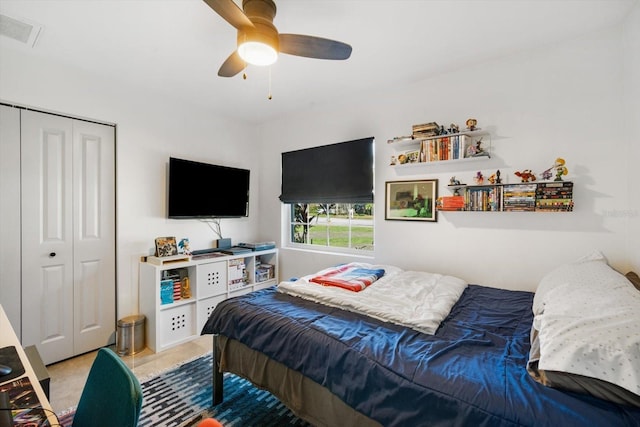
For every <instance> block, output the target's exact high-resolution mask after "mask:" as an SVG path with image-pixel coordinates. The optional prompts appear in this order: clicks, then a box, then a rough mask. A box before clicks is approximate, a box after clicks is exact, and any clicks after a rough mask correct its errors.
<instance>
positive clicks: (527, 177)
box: [515, 169, 536, 182]
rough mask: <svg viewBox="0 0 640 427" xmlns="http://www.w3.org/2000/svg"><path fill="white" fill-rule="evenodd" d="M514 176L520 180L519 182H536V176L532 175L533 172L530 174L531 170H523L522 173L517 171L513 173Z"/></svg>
mask: <svg viewBox="0 0 640 427" xmlns="http://www.w3.org/2000/svg"><path fill="white" fill-rule="evenodd" d="M515 176H517V177H519V178H520V182H529V181H535V180H536V176H535V175H534V174H533V172H531V169H525V170H523V171H522V172H520V171H517V172H515Z"/></svg>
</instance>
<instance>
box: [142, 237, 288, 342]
mask: <svg viewBox="0 0 640 427" xmlns="http://www.w3.org/2000/svg"><path fill="white" fill-rule="evenodd" d="M222 250H226V249H222V248H213V249H204V250H199V251H195V252H193V253H194V254H197V255H195V256H192V257H191V259H190V260H189V259H186V260H184V261H182V262H176V263H172V264H163V265H156V264H152V263H149V262H141V263H140V313H141V314H144V315H145V317H146V341H147V342H146V344H147V346H148V347H149V348H150V349H151V350H152V351H154V352H160V351H163V350H166V349H167V348H170V347H173V346H175V345H178V344H181V343H184V342H186V341H189V340H192V339H194V338H196V337H198V336H199V335H200V331H202V328H203V326H204V324H205V323H206V321H207V319H208V318H209V315H210V314H211V312H212V311H213V309H214V308H215V307H216V305H217V304H218V303H219V302H221V301H224V300H225V299H227V298H231V297H234V296H237V295H242V294H245V293H247V292H252V291H256V290H258V289H263V288H268V287H270V286H274V285H277V284H278V250H277V249H275V248H274V249H269V250H263V251H251V252H247V253H242V254H235V255H229V254H225V253H224V252H222ZM187 277H188V278H189V280H188V281H187V282H185V281H184V280H185V278H187ZM184 283H188V286H186V288H188V292H187V291H186V290H184V291H183V284H184ZM171 291H173V292H172V295H173V297H168V298H167V296H166V295H167V292H169V293H171ZM163 296H164V297H165V298H164V299H163Z"/></svg>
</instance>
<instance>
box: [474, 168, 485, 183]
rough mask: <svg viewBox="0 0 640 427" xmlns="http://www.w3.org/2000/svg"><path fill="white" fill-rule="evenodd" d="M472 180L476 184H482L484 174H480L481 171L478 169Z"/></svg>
mask: <svg viewBox="0 0 640 427" xmlns="http://www.w3.org/2000/svg"><path fill="white" fill-rule="evenodd" d="M473 181H474V182H475V183H476V184H478V185H482V184H483V183H484V175H482V172H480V171H478V173H477V174H476V176H475V177H474V178H473Z"/></svg>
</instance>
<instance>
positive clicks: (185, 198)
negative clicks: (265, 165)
mask: <svg viewBox="0 0 640 427" xmlns="http://www.w3.org/2000/svg"><path fill="white" fill-rule="evenodd" d="M249 172H250V171H249V170H248V169H239V168H232V167H228V166H220V165H213V164H209V163H201V162H195V161H192V160H184V159H176V158H174V157H170V158H169V194H168V203H167V204H168V217H169V218H175V219H189V218H239V217H245V216H249Z"/></svg>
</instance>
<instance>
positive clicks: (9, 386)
mask: <svg viewBox="0 0 640 427" xmlns="http://www.w3.org/2000/svg"><path fill="white" fill-rule="evenodd" d="M7 346H13V347H15V349H16V352H17V353H18V356H19V358H20V361H21V362H22V365H23V367H24V371H25V372H24V373H23V374H22V375H20V376H19V377H17V378H13V379H10V380H9V381H6V380H5V379H3V377H0V390H2V391H8V392H9V396H10V397H11V399H12V404H13V403H14V402H13V398H14V397H16V396H17V395H19V396H20V400H19V401H18V403H17V405H16V406H18V407H19V408H27V407H28V409H25V410H24V411H23V410H16V411H14V413H13V417H14V425H16V423H17V424H18V425H19V422H20V421H21V420H25V421H26V420H31V421H35V422H36V423H37V425H57V424H58V418H57V417H56V415H55V413H54V412H53V410H52V409H51V404H50V403H49V401H48V400H47V397H46V395H45V394H44V390H43V389H42V386H41V385H40V383H39V382H38V377H37V376H36V373H35V371H34V370H33V367H32V366H31V364H30V363H29V359H28V358H27V355H26V353H25V352H24V349H23V348H22V345H21V344H20V341H19V340H18V337H17V336H16V333H15V332H14V330H13V327H12V326H11V324H10V323H9V319H8V318H7V315H6V313H5V312H4V309H3V308H2V306H1V305H0V348H4V347H7ZM22 402H24V403H22ZM45 419H46V420H48V424H47V423H44V420H45Z"/></svg>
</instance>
